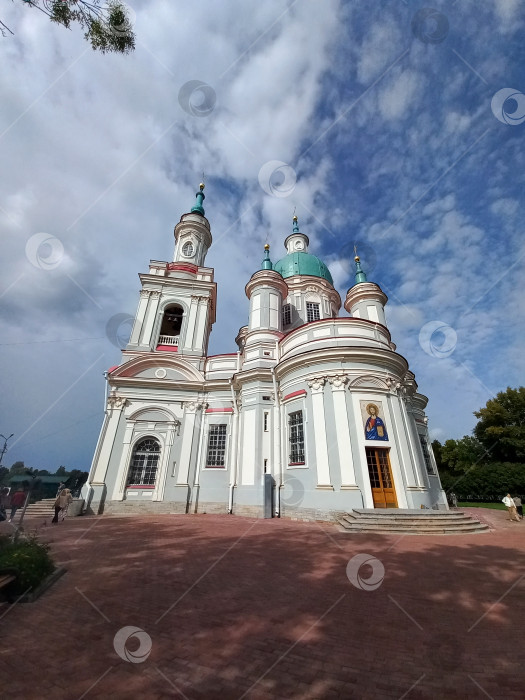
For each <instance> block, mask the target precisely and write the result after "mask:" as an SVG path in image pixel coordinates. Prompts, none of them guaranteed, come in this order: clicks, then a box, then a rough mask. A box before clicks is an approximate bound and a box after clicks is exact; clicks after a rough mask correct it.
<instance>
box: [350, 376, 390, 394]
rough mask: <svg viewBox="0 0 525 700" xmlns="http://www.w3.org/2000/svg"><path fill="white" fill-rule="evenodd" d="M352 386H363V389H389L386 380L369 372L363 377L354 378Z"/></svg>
mask: <svg viewBox="0 0 525 700" xmlns="http://www.w3.org/2000/svg"><path fill="white" fill-rule="evenodd" d="M350 387H351V388H358V387H359V388H363V389H383V390H384V389H388V386H387V384H386V382H384V381H383V380H382V379H380V378H379V377H374V376H373V375H372V374H367V375H364V376H362V377H358V378H357V379H354V381H353V382H352V383H351V384H350Z"/></svg>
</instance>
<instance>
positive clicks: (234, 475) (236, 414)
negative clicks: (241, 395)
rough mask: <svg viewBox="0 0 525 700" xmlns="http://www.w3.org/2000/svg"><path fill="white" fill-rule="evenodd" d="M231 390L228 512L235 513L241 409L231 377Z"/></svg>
mask: <svg viewBox="0 0 525 700" xmlns="http://www.w3.org/2000/svg"><path fill="white" fill-rule="evenodd" d="M230 390H231V392H232V401H233V427H232V450H231V465H232V469H231V480H230V496H229V499H228V514H229V515H232V513H233V489H234V488H235V484H236V483H237V435H238V432H239V409H238V408H237V401H236V398H235V390H234V388H233V382H232V380H231V379H230Z"/></svg>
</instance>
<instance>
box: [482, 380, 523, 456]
mask: <svg viewBox="0 0 525 700" xmlns="http://www.w3.org/2000/svg"><path fill="white" fill-rule="evenodd" d="M474 415H475V416H476V418H479V420H478V423H477V425H476V427H475V428H474V435H475V436H476V438H477V439H478V440H479V441H480V443H481V444H482V445H483V446H484V447H485V449H487V450H488V451H489V452H490V455H491V459H492V460H493V461H495V462H525V387H519V388H518V389H511V388H510V387H508V388H507V390H506V391H500V392H499V394H497V396H496V398H494V399H490V400H489V401H487V403H486V406H485V408H481V409H480V410H479V411H474Z"/></svg>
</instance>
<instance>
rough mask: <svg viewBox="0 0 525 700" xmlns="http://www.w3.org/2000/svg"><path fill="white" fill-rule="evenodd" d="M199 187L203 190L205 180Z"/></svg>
mask: <svg viewBox="0 0 525 700" xmlns="http://www.w3.org/2000/svg"><path fill="white" fill-rule="evenodd" d="M199 188H200V189H201V190H203V189H204V182H201V184H200V185H199Z"/></svg>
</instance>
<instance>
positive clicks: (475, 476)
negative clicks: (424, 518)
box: [441, 462, 525, 501]
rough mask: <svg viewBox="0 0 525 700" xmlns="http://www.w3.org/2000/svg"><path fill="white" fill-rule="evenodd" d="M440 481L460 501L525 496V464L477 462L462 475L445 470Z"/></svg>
mask: <svg viewBox="0 0 525 700" xmlns="http://www.w3.org/2000/svg"><path fill="white" fill-rule="evenodd" d="M441 483H442V486H443V488H444V489H445V491H446V492H447V493H450V492H451V491H454V493H455V494H456V495H457V497H458V500H460V501H461V500H469V501H472V500H474V501H500V500H501V499H502V498H503V496H504V495H505V494H506V493H510V494H511V495H512V496H516V495H519V496H522V497H523V496H524V495H525V464H516V463H511V462H495V463H492V464H487V465H476V466H475V467H472V468H471V469H470V471H468V472H467V473H465V474H463V475H459V476H458V475H454V474H451V473H450V472H449V473H446V472H445V473H443V474H442V475H441Z"/></svg>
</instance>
